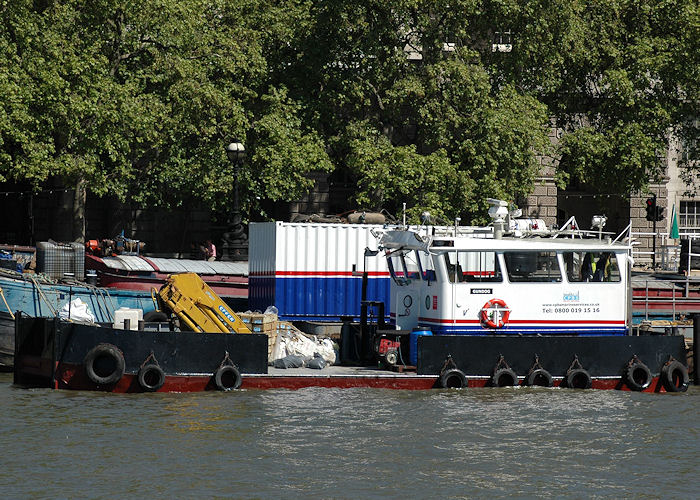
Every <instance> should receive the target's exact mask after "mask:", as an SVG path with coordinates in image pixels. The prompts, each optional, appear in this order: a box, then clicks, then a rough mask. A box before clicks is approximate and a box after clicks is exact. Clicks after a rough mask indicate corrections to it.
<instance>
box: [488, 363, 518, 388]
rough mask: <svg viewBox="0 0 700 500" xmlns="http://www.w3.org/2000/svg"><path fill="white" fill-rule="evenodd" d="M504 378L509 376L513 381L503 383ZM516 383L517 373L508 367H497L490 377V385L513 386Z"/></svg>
mask: <svg viewBox="0 0 700 500" xmlns="http://www.w3.org/2000/svg"><path fill="white" fill-rule="evenodd" d="M504 378H505V379H506V382H507V379H508V378H510V379H511V380H512V382H513V383H503V384H502V382H504ZM515 385H518V375H517V374H516V373H515V372H514V371H513V370H512V369H510V368H499V369H498V370H496V371H495V372H494V374H493V376H492V377H491V387H513V386H515Z"/></svg>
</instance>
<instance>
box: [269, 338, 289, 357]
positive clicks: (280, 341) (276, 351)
mask: <svg viewBox="0 0 700 500" xmlns="http://www.w3.org/2000/svg"><path fill="white" fill-rule="evenodd" d="M286 355H287V338H286V337H285V336H284V335H283V334H281V333H278V334H277V339H276V340H275V345H274V346H272V352H271V353H270V359H268V362H270V363H273V362H274V361H275V360H278V359H282V358H284V357H285V356H286Z"/></svg>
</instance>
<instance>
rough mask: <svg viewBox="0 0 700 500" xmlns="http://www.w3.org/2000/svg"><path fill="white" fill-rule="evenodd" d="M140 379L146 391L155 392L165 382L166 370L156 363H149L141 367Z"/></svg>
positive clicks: (140, 383)
mask: <svg viewBox="0 0 700 500" xmlns="http://www.w3.org/2000/svg"><path fill="white" fill-rule="evenodd" d="M138 380H139V385H140V386H141V388H142V389H143V390H144V391H146V392H155V391H157V390H158V389H160V388H161V387H163V384H165V372H164V371H163V369H162V368H161V367H160V366H158V365H156V364H155V363H148V364H145V365H143V366H142V367H141V369H139V373H138Z"/></svg>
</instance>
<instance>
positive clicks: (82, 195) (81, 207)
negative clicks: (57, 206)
mask: <svg viewBox="0 0 700 500" xmlns="http://www.w3.org/2000/svg"><path fill="white" fill-rule="evenodd" d="M85 199H86V192H85V181H84V180H82V179H79V180H78V182H76V183H75V193H74V195H73V241H74V242H76V243H85Z"/></svg>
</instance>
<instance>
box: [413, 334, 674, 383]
mask: <svg viewBox="0 0 700 500" xmlns="http://www.w3.org/2000/svg"><path fill="white" fill-rule="evenodd" d="M417 344H418V354H417V355H418V373H419V374H422V375H428V374H434V375H437V374H440V373H441V372H442V371H443V370H444V369H445V368H446V363H448V364H449V365H450V366H453V367H455V368H456V369H459V370H461V371H462V372H463V373H464V375H465V376H466V379H467V382H468V386H469V387H483V386H486V385H490V384H492V383H493V380H492V376H493V374H494V372H495V371H496V370H497V369H498V368H503V367H507V368H510V369H511V370H513V371H514V372H515V373H516V374H517V376H518V383H519V384H522V383H523V382H524V381H525V377H526V375H527V374H528V373H529V372H530V370H532V369H533V368H543V369H544V370H546V371H547V372H549V373H550V374H551V375H552V377H553V386H554V387H557V386H562V385H565V380H566V376H567V374H568V373H570V371H571V370H573V369H577V368H581V369H584V370H586V371H587V372H588V373H589V374H590V377H591V385H592V388H594V389H629V387H628V385H627V383H626V381H625V372H626V370H627V368H628V367H629V365H630V363H631V362H633V360H636V361H638V362H642V363H644V365H646V366H647V367H648V369H649V372H650V375H651V377H652V380H651V383H650V385H649V386H648V387H646V388H644V389H643V390H645V391H647V392H651V391H660V390H662V389H663V384H661V383H660V381H659V380H660V379H659V378H660V375H661V374H662V370H663V368H664V366H665V365H666V364H667V363H668V362H669V361H673V360H677V361H679V362H680V363H681V364H682V365H683V366H684V367H686V369H687V366H686V360H687V355H686V346H685V340H684V338H683V337H682V336H664V335H644V336H629V335H627V336H603V335H601V336H515V337H514V336H505V335H494V336H470V335H433V336H421V337H418V338H417ZM536 363H538V365H537V366H535V364H536Z"/></svg>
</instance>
